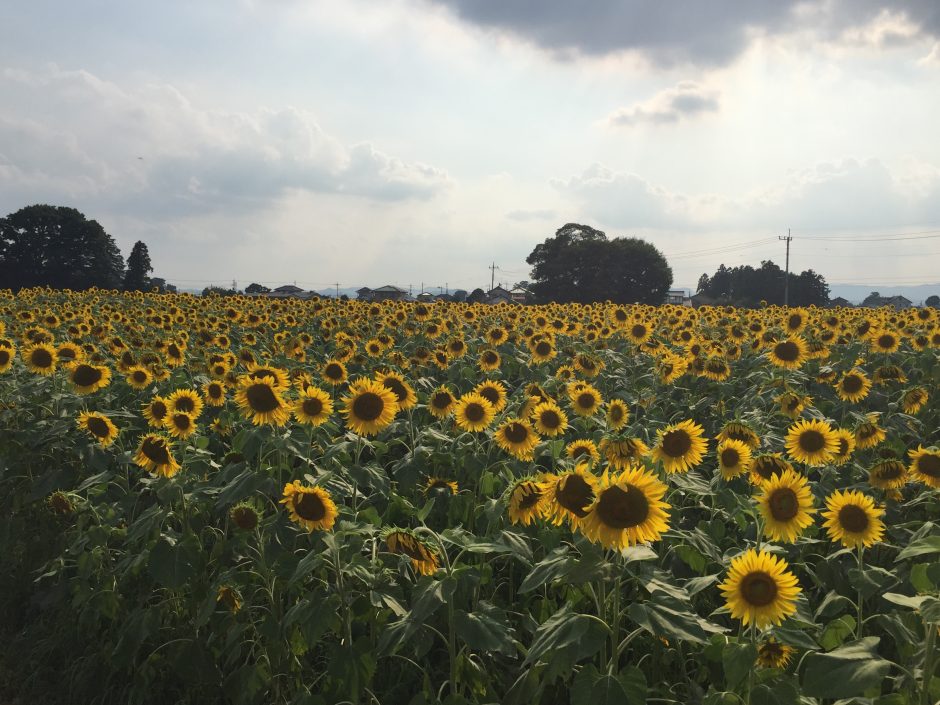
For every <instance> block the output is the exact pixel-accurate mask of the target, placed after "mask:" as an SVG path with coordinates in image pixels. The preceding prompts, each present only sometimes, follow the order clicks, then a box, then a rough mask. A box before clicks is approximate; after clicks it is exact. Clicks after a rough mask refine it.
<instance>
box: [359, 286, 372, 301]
mask: <svg viewBox="0 0 940 705" xmlns="http://www.w3.org/2000/svg"><path fill="white" fill-rule="evenodd" d="M356 298H357V299H359V300H360V301H369V300H371V298H372V289H370V288H369V287H367V286H364V287H362V288H361V289H356Z"/></svg>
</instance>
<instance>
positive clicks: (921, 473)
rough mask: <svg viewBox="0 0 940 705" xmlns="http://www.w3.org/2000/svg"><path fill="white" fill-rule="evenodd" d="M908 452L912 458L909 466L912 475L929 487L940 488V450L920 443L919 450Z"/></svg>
mask: <svg viewBox="0 0 940 705" xmlns="http://www.w3.org/2000/svg"><path fill="white" fill-rule="evenodd" d="M907 454H908V456H909V457H910V459H911V464H910V466H909V467H908V472H910V474H911V477H913V478H914V479H915V480H918V481H919V482H923V483H924V484H925V485H927V486H928V487H933V488H940V450H937V448H935V447H933V446H931V447H930V448H924V447H923V446H921V445H919V446H917V450H909V451H907Z"/></svg>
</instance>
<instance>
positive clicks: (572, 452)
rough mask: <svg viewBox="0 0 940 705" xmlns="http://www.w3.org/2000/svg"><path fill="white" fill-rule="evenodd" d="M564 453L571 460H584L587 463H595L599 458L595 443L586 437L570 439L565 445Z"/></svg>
mask: <svg viewBox="0 0 940 705" xmlns="http://www.w3.org/2000/svg"><path fill="white" fill-rule="evenodd" d="M565 453H567V454H568V457H569V458H571V459H572V460H574V461H576V462H581V463H584V462H586V463H588V464H589V465H596V464H597V463H598V462H600V459H601V454H600V452H599V451H598V450H597V445H596V444H595V443H594V441H591V440H587V439H582V440H577V441H572V442H571V443H569V444H568V445H566V446H565Z"/></svg>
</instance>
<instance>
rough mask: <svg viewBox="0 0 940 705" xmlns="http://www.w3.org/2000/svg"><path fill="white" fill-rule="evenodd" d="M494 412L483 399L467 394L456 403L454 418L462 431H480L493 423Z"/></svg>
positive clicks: (477, 395)
mask: <svg viewBox="0 0 940 705" xmlns="http://www.w3.org/2000/svg"><path fill="white" fill-rule="evenodd" d="M494 416H496V410H495V409H494V408H493V405H492V404H490V402H489V401H487V400H486V399H485V398H484V397H481V396H480V395H479V394H475V393H473V392H469V393H467V394H464V395H463V396H462V397H460V399H459V400H458V401H457V405H456V406H455V407H454V418H455V419H456V420H457V425H458V426H459V427H460V428H462V429H463V430H464V431H482V430H483V429H485V428H486V427H487V426H489V425H490V423H492V421H493V417H494Z"/></svg>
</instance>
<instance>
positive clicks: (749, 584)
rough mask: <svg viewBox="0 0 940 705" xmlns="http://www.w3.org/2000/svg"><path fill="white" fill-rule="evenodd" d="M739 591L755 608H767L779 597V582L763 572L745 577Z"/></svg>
mask: <svg viewBox="0 0 940 705" xmlns="http://www.w3.org/2000/svg"><path fill="white" fill-rule="evenodd" d="M739 589H740V591H741V597H742V598H743V599H744V601H745V602H747V603H748V604H749V605H753V606H754V607H765V606H767V605H769V604H770V603H771V602H773V601H774V599H775V598H776V597H777V581H776V580H774V579H773V578H772V577H771V576H770V575H768V574H767V573H765V572H763V571H756V572H754V573H748V574H747V575H745V576H744V577H743V578H742V579H741V587H740V588H739Z"/></svg>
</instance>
